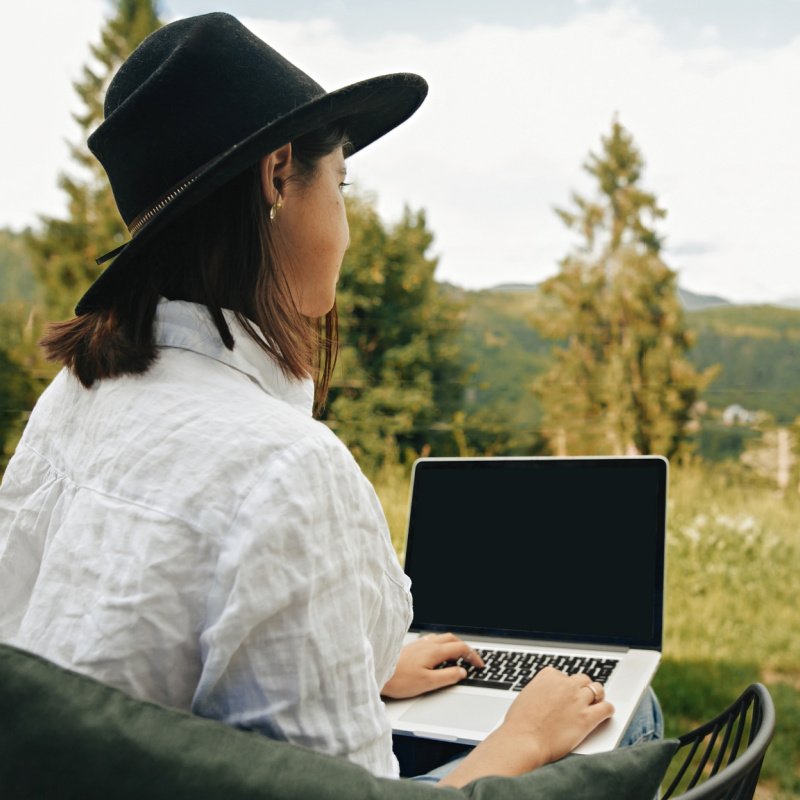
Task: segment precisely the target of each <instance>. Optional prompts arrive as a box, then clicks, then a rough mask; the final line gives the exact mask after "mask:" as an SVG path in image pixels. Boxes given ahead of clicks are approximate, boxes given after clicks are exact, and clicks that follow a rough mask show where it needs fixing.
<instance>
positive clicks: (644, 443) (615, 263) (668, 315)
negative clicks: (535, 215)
mask: <svg viewBox="0 0 800 800" xmlns="http://www.w3.org/2000/svg"><path fill="white" fill-rule="evenodd" d="M643 168H644V161H643V159H642V156H641V154H640V152H639V150H638V149H637V147H636V146H635V144H634V141H633V138H632V136H631V135H630V133H629V132H628V131H627V130H625V128H624V127H623V126H622V125H621V124H620V123H619V122H618V121H617V120H614V122H613V124H612V129H611V133H610V135H609V136H608V137H604V138H603V139H602V150H601V152H600V154H594V153H590V155H589V159H588V161H587V162H586V163H585V165H584V169H585V170H586V172H588V173H589V175H591V176H592V177H593V178H594V179H595V180H596V182H597V195H596V197H595V198H593V199H587V198H585V197H582V196H580V195H578V194H575V193H573V195H572V201H573V205H574V208H573V209H572V210H564V209H556V213H557V214H558V215H559V216H560V217H561V219H562V220H563V221H564V223H565V224H566V225H567V226H568V227H569V228H570V229H572V230H574V231H576V232H577V233H578V234H579V235H580V236H581V239H582V241H581V244H580V245H579V246H578V247H577V248H576V249H575V251H574V252H572V253H571V254H569V255H568V256H567V257H566V258H564V259H563V260H562V262H561V265H560V271H559V273H558V274H557V275H556V276H554V277H553V278H551V279H549V280H548V281H546V282H545V283H544V284H543V285H542V292H543V295H544V300H545V302H544V304H543V308H542V311H541V312H540V313H538V314H537V315H536V319H535V320H534V323H535V325H536V327H537V328H538V329H539V330H540V331H541V332H542V333H543V334H545V335H546V336H548V337H549V338H553V339H557V340H559V341H562V342H566V344H565V345H564V346H563V347H557V348H556V349H555V353H554V355H555V364H554V366H553V367H552V368H551V369H550V370H549V371H548V372H547V373H546V374H545V375H544V376H543V378H542V379H540V380H539V381H538V382H537V384H536V392H537V394H538V395H539V397H540V399H541V402H542V406H543V412H544V419H543V428H544V433H545V435H546V437H547V438H548V440H549V442H550V448H551V449H552V450H553V451H555V452H557V453H598V454H623V453H642V454H646V453H660V454H663V455H666V456H668V457H672V456H674V455H676V454H678V453H679V452H680V451H681V450H682V449H683V448H684V447H685V444H686V441H687V439H688V431H687V425H688V423H689V421H690V417H691V413H692V409H693V406H694V404H695V402H696V401H697V399H698V398H699V396H700V393H701V391H702V390H703V389H704V388H705V387H706V386H707V385H708V383H710V381H711V380H712V379H713V376H714V374H715V369H714V368H711V369H708V370H706V371H705V372H703V373H698V372H697V371H696V370H695V369H694V367H693V366H692V365H691V364H690V363H689V362H688V361H687V360H686V358H685V354H686V352H687V351H688V350H689V348H690V347H691V345H692V337H691V335H690V333H689V331H688V330H687V328H686V325H685V322H684V315H683V310H682V308H681V305H680V300H679V298H678V293H677V274H676V273H675V272H674V271H673V270H671V269H670V268H669V267H668V266H667V265H666V264H665V263H664V262H663V260H662V259H661V256H660V252H661V247H662V240H661V238H660V237H659V235H658V233H657V232H656V230H655V228H654V225H655V223H656V222H657V220H659V219H661V218H663V217H664V216H665V213H666V212H665V211H664V209H662V208H661V207H660V206H659V205H658V202H657V200H656V197H655V195H653V194H652V193H650V192H646V191H644V190H643V189H642V188H641V186H640V181H641V176H642V170H643Z"/></svg>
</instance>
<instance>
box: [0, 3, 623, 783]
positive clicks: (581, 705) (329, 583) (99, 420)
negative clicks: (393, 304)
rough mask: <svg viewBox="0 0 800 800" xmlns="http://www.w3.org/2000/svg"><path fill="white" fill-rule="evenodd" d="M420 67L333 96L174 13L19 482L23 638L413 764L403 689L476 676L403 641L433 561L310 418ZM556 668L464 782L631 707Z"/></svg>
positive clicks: (333, 742) (96, 670) (332, 744)
mask: <svg viewBox="0 0 800 800" xmlns="http://www.w3.org/2000/svg"><path fill="white" fill-rule="evenodd" d="M425 93H426V85H425V83H424V81H423V80H422V79H421V78H419V77H418V76H414V75H388V76H383V77H381V78H374V79H372V80H369V81H364V82H363V83H360V84H354V85H353V86H349V87H346V88H345V89H342V90H340V91H338V92H334V93H331V94H326V93H325V92H324V90H322V89H321V87H319V86H318V85H317V84H316V83H314V82H313V81H312V80H311V79H310V78H309V77H308V76H306V75H304V74H303V73H302V72H300V70H298V69H297V68H296V67H294V66H293V65H292V64H290V63H289V62H287V61H286V60H285V59H283V58H282V57H281V56H280V55H279V54H277V53H276V52H275V51H274V50H272V49H271V48H269V47H268V46H267V45H266V44H264V43H263V42H262V41H260V40H259V39H257V38H256V37H255V36H253V34H251V33H250V32H249V31H248V30H247V29H246V28H244V27H243V26H242V25H241V24H240V23H239V22H237V21H236V20H235V19H234V18H232V17H230V16H228V15H225V14H208V15H204V16H200V17H195V18H191V19H186V20H182V21H179V22H176V23H173V24H171V25H168V26H166V27H164V28H162V29H161V30H159V31H158V32H156V33H155V34H153V35H152V36H150V37H148V39H147V40H145V42H144V43H143V44H142V45H141V46H140V47H139V48H138V49H137V50H136V51H135V52H134V53H133V54H132V56H131V57H130V58H129V60H128V61H127V62H126V63H125V64H124V65H123V67H122V68H121V69H120V71H119V72H118V74H117V75H116V77H115V78H114V80H113V81H112V83H111V85H110V86H109V89H108V93H107V97H106V103H105V121H104V122H103V124H102V125H101V126H100V127H99V128H98V130H97V131H95V133H94V134H93V135H92V136H91V137H90V140H89V144H90V148H91V149H92V151H93V152H94V153H95V155H97V157H98V158H99V159H100V160H101V162H102V163H103V165H104V167H105V168H106V171H107V172H108V175H109V179H110V181H111V185H112V187H113V190H114V194H115V199H116V201H117V205H118V206H119V209H120V212H121V214H122V217H123V219H124V220H125V221H126V223H127V224H128V226H129V229H130V231H131V233H132V237H133V238H132V239H131V241H130V242H129V243H128V244H127V245H125V246H124V247H122V248H119V249H118V250H117V251H115V252H114V253H112V254H109V257H111V256H114V255H115V256H116V258H115V260H114V261H113V262H112V264H111V266H110V267H108V268H107V269H106V270H105V272H104V273H103V274H102V275H101V276H100V278H99V279H98V280H97V281H96V282H95V283H94V284H93V285H92V286H91V287H90V289H89V290H88V291H87V293H86V294H85V295H84V297H83V298H82V299H81V301H80V303H79V304H78V306H77V308H76V317H75V318H74V319H72V320H69V321H67V322H63V323H58V324H56V325H53V326H51V329H50V330H49V332H48V334H47V336H46V337H45V339H44V341H43V344H44V346H45V348H46V350H47V353H48V355H49V357H50V358H52V359H55V360H57V361H59V362H60V363H62V364H63V365H64V367H65V369H63V370H62V371H61V373H60V374H59V375H58V376H57V378H56V379H55V380H54V381H53V383H52V385H51V386H50V387H49V388H48V389H47V391H46V392H45V393H44V394H43V395H42V397H41V399H40V401H39V403H38V404H37V406H36V408H35V409H34V411H33V413H32V415H31V418H30V422H29V424H28V427H27V429H26V431H25V434H24V436H23V438H22V440H21V442H20V445H19V448H18V450H17V453H16V454H15V456H14V458H13V459H12V461H11V463H10V465H9V467H8V470H7V472H6V476H5V480H4V483H3V486H2V490H1V491H0V585H2V586H3V603H2V608H0V640H3V641H10V642H12V643H14V644H17V645H18V646H21V647H24V648H27V649H29V650H33V651H35V652H38V653H40V654H42V655H44V656H46V657H48V658H50V659H52V660H54V661H56V662H59V663H61V664H63V665H65V666H69V667H72V668H74V669H77V670H79V671H82V672H85V673H87V674H90V675H93V676H95V677H97V678H99V679H100V680H103V681H105V682H107V683H109V684H112V685H115V686H118V687H120V688H122V689H125V690H126V691H128V692H130V693H132V694H133V695H135V696H139V697H144V698H148V699H150V700H154V701H157V702H161V703H165V704H168V705H172V706H177V707H180V708H185V709H191V710H192V711H194V712H195V713H198V714H201V715H205V716H208V717H212V718H216V719H220V720H223V721H225V722H227V723H230V724H233V725H237V726H241V727H246V728H252V729H256V730H259V731H262V732H263V733H265V734H267V735H269V736H273V737H275V738H280V739H286V740H289V741H293V742H298V743H301V744H304V745H306V746H309V747H312V748H315V749H318V750H321V751H324V752H328V753H332V754H337V755H342V756H345V757H347V758H349V759H351V760H352V761H354V762H357V763H360V764H362V765H364V766H365V767H367V768H368V769H370V770H372V771H373V772H375V773H376V774H379V775H396V774H397V764H396V761H395V759H394V756H393V755H392V751H391V732H390V728H389V724H388V722H387V719H386V715H385V713H384V709H383V705H382V702H381V699H380V696H381V693H383V694H385V695H386V696H390V697H403V696H406V697H407V696H413V695H415V694H419V693H422V692H425V691H429V690H431V689H434V688H437V687H440V686H443V685H446V684H449V683H455V682H456V681H458V680H460V679H461V678H462V677H463V670H462V669H461V668H460V667H451V668H448V669H441V670H436V669H434V667H436V666H437V665H438V664H440V663H441V662H442V661H444V660H447V659H455V658H459V657H463V658H466V659H467V660H471V661H473V662H477V661H478V657H477V655H476V654H475V653H473V652H472V651H471V650H470V648H469V647H468V646H467V645H466V644H465V643H464V642H462V641H460V640H458V639H456V638H455V637H452V636H447V635H445V636H436V637H432V638H428V639H424V640H420V641H418V642H416V643H414V644H413V645H411V646H409V647H407V648H405V649H404V650H403V652H402V653H401V652H400V650H401V642H402V638H403V634H404V632H405V631H406V630H407V627H408V624H409V622H410V617H411V605H410V596H409V593H408V588H409V587H408V581H407V579H406V577H405V576H404V574H403V573H402V571H401V570H400V568H399V566H398V564H397V561H396V559H395V557H394V554H393V552H392V550H391V546H390V542H389V537H388V532H387V530H386V525H385V521H384V518H383V514H382V512H381V509H380V506H379V503H378V501H377V499H376V497H375V494H374V492H373V490H372V488H371V486H370V485H369V484H368V482H367V481H366V480H365V478H364V477H363V475H362V474H361V472H360V471H359V469H358V467H357V466H356V464H355V462H354V461H353V459H352V458H351V456H350V455H349V453H348V452H347V450H346V449H345V448H344V446H343V445H342V444H341V443H340V442H339V441H338V440H337V439H336V438H335V437H334V436H333V434H332V433H331V432H330V431H329V429H328V428H326V427H325V426H324V425H322V424H321V423H319V422H317V421H315V420H313V419H312V417H311V411H312V403H313V402H314V400H315V397H314V392H315V387H314V384H313V381H312V380H311V378H310V376H311V375H312V374H315V375H316V403H317V405H319V404H321V403H323V402H324V399H325V393H326V391H327V387H328V382H329V379H330V374H331V369H332V366H333V363H334V359H335V352H336V318H335V310H334V300H335V287H336V280H337V276H338V271H339V267H340V265H341V262H342V257H343V255H344V252H345V249H346V247H347V244H348V230H347V220H346V217H345V209H344V202H343V199H342V196H341V188H342V186H343V184H344V177H345V162H344V156H345V154H346V153H349V152H355V151H356V150H358V149H360V148H362V147H364V146H365V145H367V144H369V143H370V142H372V141H374V140H375V139H377V138H378V137H380V136H382V135H383V134H384V133H386V132H388V131H389V130H390V129H391V128H393V127H395V126H396V125H398V124H400V123H401V122H402V121H403V120H405V119H406V118H407V117H408V116H410V115H411V114H412V113H413V112H414V111H415V110H416V108H417V107H418V106H419V105H420V103H421V102H422V100H423V99H424V96H425ZM602 692H603V689H602V686H600V685H599V684H591V682H590V680H589V678H588V677H587V676H585V675H577V676H573V677H570V678H568V677H566V676H564V675H562V674H561V673H558V672H555V671H554V670H549V671H545V672H544V673H543V674H542V675H541V676H540V677H538V678H537V679H536V680H535V681H533V682H532V683H531V684H530V686H529V687H528V688H527V689H526V690H525V691H523V692H522V693H521V694H520V695H519V697H518V698H517V700H516V702H515V703H514V705H513V706H512V708H511V710H510V712H509V714H508V717H507V719H506V721H505V723H504V724H503V725H502V726H501V727H500V728H499V729H498V730H497V731H496V732H495V733H494V734H493V735H492V736H491V737H490V738H489V739H487V740H486V742H484V743H483V744H481V745H480V746H478V747H477V748H476V749H475V750H474V751H473V752H472V753H471V754H470V755H469V756H468V757H467V758H466V759H464V760H463V761H462V762H461V763H460V764H459V765H458V766H456V767H455V768H454V769H453V770H452V771H451V773H450V774H449V775H448V776H447V777H446V778H445V779H444V780H443V782H446V783H451V784H453V785H460V784H463V783H464V782H466V781H468V780H470V779H472V778H475V777H478V776H480V775H486V774H506V775H513V774H519V773H521V772H523V771H526V770H530V769H533V768H534V767H536V766H538V765H540V764H543V763H546V762H548V761H550V760H553V759H555V758H558V757H560V756H561V755H563V754H565V753H566V752H568V751H569V750H570V749H572V748H573V747H574V746H575V745H576V744H577V743H578V742H579V741H580V740H581V739H582V738H583V737H584V736H585V735H586V734H587V733H588V732H589V731H590V730H592V729H593V728H594V727H595V726H596V725H597V724H599V723H600V722H601V721H602V720H604V719H605V718H607V717H608V716H609V715H610V714H611V713H612V711H613V709H612V708H611V706H610V705H609V704H608V703H606V702H605V701H604V700H603V694H602Z"/></svg>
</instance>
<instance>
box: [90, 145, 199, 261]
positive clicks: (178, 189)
mask: <svg viewBox="0 0 800 800" xmlns="http://www.w3.org/2000/svg"><path fill="white" fill-rule="evenodd" d="M212 160H213V159H212ZM208 163H210V162H208ZM208 163H206V164H203V166H202V167H200V169H198V170H197V171H195V172H193V173H192V174H191V175H190V176H189V177H188V178H184V180H182V181H181V182H180V183H177V184H175V186H173V187H172V189H170V190H169V191H168V192H167V193H166V194H165V195H163V196H162V197H161V199H160V200H158V201H157V202H156V203H155V204H154V205H152V206H150V208H147V209H145V210H144V211H142V213H141V214H139V215H138V216H137V217H135V218H134V219H133V220H131V223H130V224H129V225H128V226H127V227H128V232H129V233H130V234H131V236H136V234H137V233H139V231H140V230H141V229H142V228H143V227H144V226H145V225H146V224H147V223H148V222H149V221H150V220H151V219H153V217H154V216H155V215H156V214H158V213H159V212H160V211H163V210H164V209H165V208H166V207H167V206H168V205H169V204H170V203H171V202H172V201H173V200H175V199H176V198H178V197H180V195H181V194H183V192H185V191H186V189H188V188H189V187H190V186H191V185H192V184H193V183H194V182H195V181H196V180H197V179H198V178H199V177H200V173H201V172H203V170H204V169H205V168H206V167H207V166H208ZM128 244H129V242H125V243H124V244H121V245H120V246H119V247H116V248H114V250H111V251H109V252H108V253H106V254H105V255H102V256H100V258H96V259H95V263H96V264H97V265H98V266H100V265H101V264H105V262H106V261H110V260H111V259H112V258H114V256H117V255H119V254H120V253H121V252H122V251H123V250H124V249H125V248H126V247H127V246H128Z"/></svg>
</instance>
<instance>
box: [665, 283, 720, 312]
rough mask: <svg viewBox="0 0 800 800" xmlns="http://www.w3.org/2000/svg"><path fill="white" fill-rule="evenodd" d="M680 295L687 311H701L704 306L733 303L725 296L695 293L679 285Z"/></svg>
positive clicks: (711, 306) (710, 306)
mask: <svg viewBox="0 0 800 800" xmlns="http://www.w3.org/2000/svg"><path fill="white" fill-rule="evenodd" d="M678 297H680V299H681V303H682V304H683V307H684V308H685V309H686V310H687V311H700V310H702V309H704V308H714V307H716V306H729V305H731V302H730V301H729V300H726V299H725V298H724V297H718V296H717V295H715V294H695V293H694V292H690V291H689V290H688V289H681V288H680V287H678Z"/></svg>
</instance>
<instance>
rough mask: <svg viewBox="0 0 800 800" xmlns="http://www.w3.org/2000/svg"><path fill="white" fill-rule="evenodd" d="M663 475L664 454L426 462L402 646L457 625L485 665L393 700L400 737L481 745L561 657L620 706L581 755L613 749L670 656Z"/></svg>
mask: <svg viewBox="0 0 800 800" xmlns="http://www.w3.org/2000/svg"><path fill="white" fill-rule="evenodd" d="M667 475H668V462H667V461H666V459H664V458H662V457H661V456H631V457H575V458H544V457H543V458H536V457H534V458H453V459H450V458H423V459H419V460H418V461H417V462H416V463H415V465H414V471H413V476H412V486H411V502H410V511H409V523H408V540H407V545H406V560H405V571H406V573H407V574H408V576H409V577H410V578H411V581H412V587H411V592H412V595H413V598H414V619H413V622H412V625H411V629H410V631H409V633H408V635H407V637H406V641H407V642H408V641H411V640H413V639H414V638H416V637H418V636H421V635H425V634H428V633H436V632H439V633H441V632H447V631H449V632H452V633H455V634H456V635H458V636H460V637H461V638H463V639H464V640H466V641H467V642H468V643H469V644H470V645H471V646H472V647H474V648H475V649H477V650H478V651H479V652H480V653H481V655H482V656H483V658H484V661H486V662H487V667H486V668H485V669H483V670H476V669H474V668H472V667H471V666H470V665H469V664H463V666H465V667H467V668H468V671H469V674H468V676H467V679H466V680H465V681H463V682H462V683H460V684H458V685H456V686H453V687H448V688H446V689H442V690H439V691H437V692H433V693H430V694H427V695H422V696H421V697H418V698H412V699H410V700H399V701H397V700H387V701H386V706H387V711H388V713H389V717H390V719H391V722H392V727H393V731H394V733H396V734H403V735H407V736H419V737H423V738H427V739H439V740H442V741H450V742H462V743H466V744H477V743H479V742H480V741H482V740H483V739H484V738H485V737H486V736H487V735H488V734H489V733H491V731H492V730H494V729H495V728H496V727H498V726H499V725H500V723H501V722H502V720H503V718H504V716H505V713H506V711H507V710H508V707H509V706H510V705H511V703H512V702H513V700H514V698H515V697H516V696H517V694H518V692H519V691H520V690H521V689H522V688H523V686H524V685H525V683H527V682H528V681H529V680H530V679H531V678H532V675H533V674H535V672H536V671H537V670H538V669H541V668H542V667H543V666H547V665H552V666H555V667H557V668H559V669H562V670H564V671H565V672H568V673H573V672H577V671H582V672H586V673H587V674H589V675H590V676H592V677H593V678H594V679H595V680H598V681H599V682H601V683H603V685H604V687H605V692H606V698H607V699H608V700H609V701H610V702H612V703H613V704H614V706H615V708H616V711H615V714H614V716H613V717H612V718H611V719H610V720H608V721H606V722H604V723H602V724H601V725H600V726H599V728H597V729H596V730H595V731H594V732H593V733H591V734H590V735H589V736H588V737H587V738H586V739H585V740H584V741H583V743H582V744H581V745H580V746H579V747H578V748H577V749H576V751H575V752H578V753H595V752H602V751H605V750H611V749H613V748H614V747H616V745H617V744H618V743H619V741H620V739H621V737H622V734H623V733H624V731H625V729H626V727H627V725H628V722H629V721H630V719H631V717H632V716H633V713H634V711H635V710H636V707H637V705H638V703H639V701H640V700H641V698H642V696H643V694H644V692H645V690H646V688H647V686H648V685H649V683H650V681H651V680H652V678H653V675H654V674H655V671H656V669H657V667H658V663H659V660H660V658H661V644H662V627H663V596H664V542H665V529H666V503H667ZM459 663H461V662H459Z"/></svg>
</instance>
